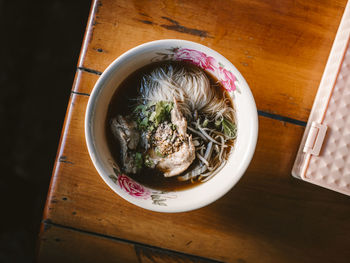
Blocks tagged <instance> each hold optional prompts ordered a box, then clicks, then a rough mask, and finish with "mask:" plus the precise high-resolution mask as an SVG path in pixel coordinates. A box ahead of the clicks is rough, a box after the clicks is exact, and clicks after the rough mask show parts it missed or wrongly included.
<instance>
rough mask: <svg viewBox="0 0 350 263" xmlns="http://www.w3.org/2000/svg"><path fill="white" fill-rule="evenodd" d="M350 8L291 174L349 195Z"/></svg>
mask: <svg viewBox="0 0 350 263" xmlns="http://www.w3.org/2000/svg"><path fill="white" fill-rule="evenodd" d="M349 37H350V7H349V3H348V4H347V6H346V8H345V11H344V15H343V18H342V20H341V23H340V26H339V29H338V32H337V35H336V38H335V40H334V43H333V47H332V50H331V53H330V55H329V58H328V61H327V65H326V68H325V71H324V73H323V76H322V80H321V83H320V86H319V88H318V91H317V95H316V98H315V101H314V104H313V107H312V110H311V113H310V116H309V120H308V123H307V125H306V129H305V133H304V136H303V139H302V141H301V145H300V147H299V151H298V154H297V157H296V160H295V163H294V166H293V170H292V175H293V176H294V177H297V178H299V179H302V180H305V181H308V182H310V183H313V184H317V185H320V186H323V187H326V188H329V189H331V190H334V191H337V192H340V193H343V194H347V195H350V47H349Z"/></svg>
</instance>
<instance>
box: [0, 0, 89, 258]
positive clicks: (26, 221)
mask: <svg viewBox="0 0 350 263" xmlns="http://www.w3.org/2000/svg"><path fill="white" fill-rule="evenodd" d="M89 8H90V1H82V0H79V1H64V0H54V1H34V2H33V1H20V0H14V1H0V20H1V25H2V27H1V28H2V38H1V70H0V86H1V95H0V117H1V147H0V152H1V158H0V160H1V176H0V200H1V211H2V212H1V231H0V262H32V261H33V260H34V251H35V242H36V236H37V233H38V230H39V229H38V227H39V222H40V219H41V214H42V208H43V205H44V202H45V199H46V193H47V188H48V184H49V181H50V178H51V170H52V167H53V163H54V158H55V154H56V150H57V146H58V140H59V136H60V133H61V128H62V124H63V119H64V114H65V111H66V106H67V102H68V99H69V96H70V89H71V86H72V82H73V78H74V74H75V70H76V63H77V60H78V56H79V51H80V46H81V42H82V39H83V35H84V30H85V26H86V22H87V18H88V13H89Z"/></svg>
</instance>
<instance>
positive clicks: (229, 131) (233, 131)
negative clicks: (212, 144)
mask: <svg viewBox="0 0 350 263" xmlns="http://www.w3.org/2000/svg"><path fill="white" fill-rule="evenodd" d="M221 125H222V126H221V127H222V130H223V132H224V134H225V135H226V136H229V137H231V138H236V135H237V127H236V125H235V124H233V123H232V122H231V121H229V120H227V119H226V118H224V119H223V120H222V122H221Z"/></svg>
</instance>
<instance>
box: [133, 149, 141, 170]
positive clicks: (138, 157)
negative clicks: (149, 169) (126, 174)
mask: <svg viewBox="0 0 350 263" xmlns="http://www.w3.org/2000/svg"><path fill="white" fill-rule="evenodd" d="M134 160H135V165H136V168H137V169H141V168H142V164H143V157H142V154H141V153H139V152H136V153H135V157H134Z"/></svg>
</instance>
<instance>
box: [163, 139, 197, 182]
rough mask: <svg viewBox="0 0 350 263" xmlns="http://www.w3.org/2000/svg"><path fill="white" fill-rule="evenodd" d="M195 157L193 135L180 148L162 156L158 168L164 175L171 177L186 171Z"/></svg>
mask: <svg viewBox="0 0 350 263" xmlns="http://www.w3.org/2000/svg"><path fill="white" fill-rule="evenodd" d="M194 159H195V148H194V145H193V142H192V136H188V140H187V141H186V142H183V144H182V145H181V147H180V149H179V150H178V151H177V152H174V153H172V154H170V155H168V156H166V157H164V158H162V159H161V160H160V161H159V162H158V164H157V168H158V169H159V170H160V171H162V172H163V173H164V177H171V176H175V175H179V174H181V173H182V172H183V171H185V170H186V169H187V168H188V167H189V166H190V165H191V163H192V162H193V160H194Z"/></svg>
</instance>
